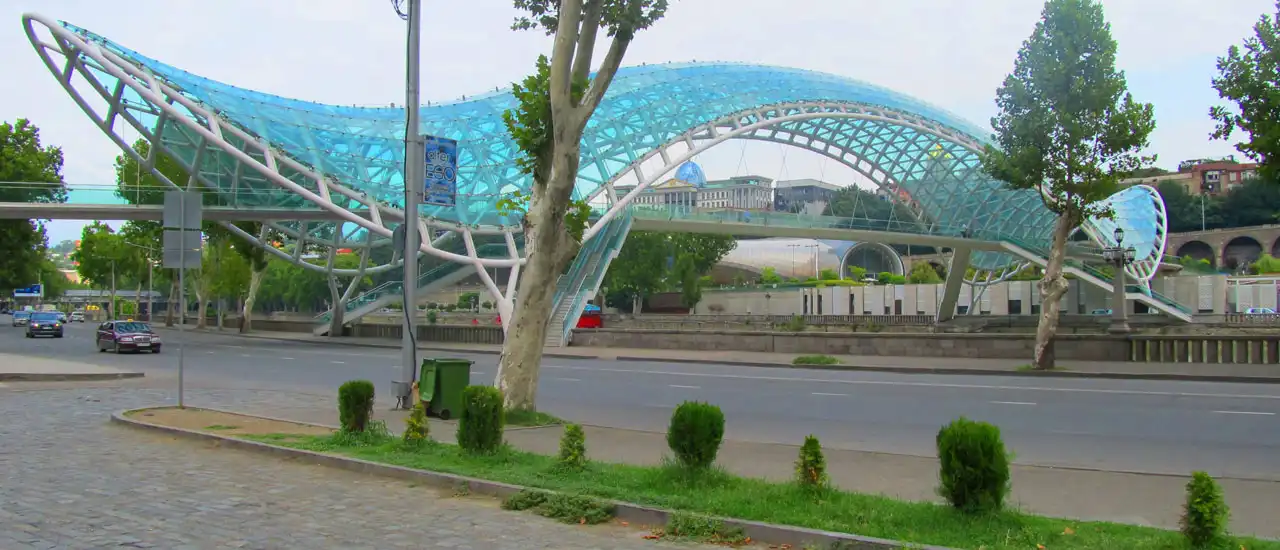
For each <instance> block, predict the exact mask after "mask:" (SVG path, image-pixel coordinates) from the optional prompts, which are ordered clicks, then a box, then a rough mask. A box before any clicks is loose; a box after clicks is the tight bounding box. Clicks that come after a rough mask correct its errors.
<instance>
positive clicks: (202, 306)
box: [196, 284, 209, 329]
mask: <svg viewBox="0 0 1280 550" xmlns="http://www.w3.org/2000/svg"><path fill="white" fill-rule="evenodd" d="M200 286H201V285H199V284H197V285H196V328H197V329H202V328H208V326H209V323H208V322H206V321H205V317H206V315H208V313H209V301H208V300H206V299H205V296H204V294H205V291H204V289H203V288H200Z"/></svg>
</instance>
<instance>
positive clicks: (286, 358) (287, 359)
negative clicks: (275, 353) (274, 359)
mask: <svg viewBox="0 0 1280 550" xmlns="http://www.w3.org/2000/svg"><path fill="white" fill-rule="evenodd" d="M281 359H284V360H285V361H293V358H292V357H281Z"/></svg>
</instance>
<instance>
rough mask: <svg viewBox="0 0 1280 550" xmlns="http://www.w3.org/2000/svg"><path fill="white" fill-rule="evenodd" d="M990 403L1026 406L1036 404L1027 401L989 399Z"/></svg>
mask: <svg viewBox="0 0 1280 550" xmlns="http://www.w3.org/2000/svg"><path fill="white" fill-rule="evenodd" d="M989 403H991V404H992V405H1025V406H1034V405H1035V403H1028V402H1026V401H989Z"/></svg>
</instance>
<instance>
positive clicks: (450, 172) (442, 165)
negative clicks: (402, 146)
mask: <svg viewBox="0 0 1280 550" xmlns="http://www.w3.org/2000/svg"><path fill="white" fill-rule="evenodd" d="M424 141H425V142H426V181H425V182H424V185H425V186H424V188H423V199H422V202H423V203H424V204H434V205H436V206H453V204H454V200H455V198H456V196H457V193H458V142H456V141H454V140H452V139H446V138H438V137H434V136H425V139H424Z"/></svg>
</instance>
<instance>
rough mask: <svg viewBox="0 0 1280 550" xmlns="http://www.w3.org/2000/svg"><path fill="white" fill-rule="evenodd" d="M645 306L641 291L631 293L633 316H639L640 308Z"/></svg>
mask: <svg viewBox="0 0 1280 550" xmlns="http://www.w3.org/2000/svg"><path fill="white" fill-rule="evenodd" d="M643 307H644V297H643V296H641V295H640V293H639V292H637V293H635V294H632V295H631V316H632V317H639V316H640V309H641V308H643Z"/></svg>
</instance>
